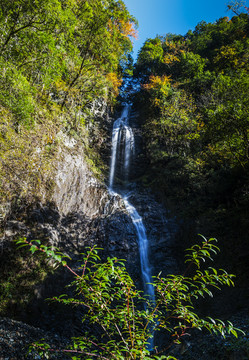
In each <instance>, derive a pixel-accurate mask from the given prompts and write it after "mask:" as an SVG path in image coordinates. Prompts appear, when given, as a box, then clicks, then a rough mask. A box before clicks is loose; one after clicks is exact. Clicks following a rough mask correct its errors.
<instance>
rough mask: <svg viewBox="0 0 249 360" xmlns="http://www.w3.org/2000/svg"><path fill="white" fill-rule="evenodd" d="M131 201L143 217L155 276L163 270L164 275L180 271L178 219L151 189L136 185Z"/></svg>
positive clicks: (150, 260)
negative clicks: (177, 253) (177, 255)
mask: <svg viewBox="0 0 249 360" xmlns="http://www.w3.org/2000/svg"><path fill="white" fill-rule="evenodd" d="M129 201H130V202H131V203H132V204H133V205H134V206H135V207H136V209H137V211H138V213H139V214H140V216H141V217H142V218H143V223H144V226H145V228H146V234H147V238H148V242H149V262H150V264H151V267H152V274H153V275H154V276H156V275H158V274H159V272H162V276H165V275H167V274H175V273H176V272H178V263H177V260H176V256H175V253H176V252H177V246H178V245H177V243H176V241H175V238H176V234H177V232H178V225H177V221H176V219H175V218H174V217H173V216H171V215H170V213H169V212H167V211H166V209H165V208H164V207H163V205H161V204H160V203H158V201H156V199H155V197H154V195H153V194H152V192H151V191H150V190H149V189H146V190H144V189H142V188H140V187H135V189H134V190H133V191H132V192H131V196H130V198H129Z"/></svg>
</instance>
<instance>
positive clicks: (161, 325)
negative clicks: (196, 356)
mask: <svg viewBox="0 0 249 360" xmlns="http://www.w3.org/2000/svg"><path fill="white" fill-rule="evenodd" d="M17 243H18V244H20V245H21V246H30V251H31V253H32V254H33V253H35V252H36V251H41V252H43V253H44V254H45V255H46V257H48V258H50V259H53V261H54V263H55V265H58V266H59V265H61V266H64V267H65V268H67V269H68V271H70V272H71V273H72V274H73V275H74V281H73V282H72V284H71V286H73V289H74V290H75V296H74V297H73V298H70V297H68V296H67V295H61V296H59V297H55V298H53V299H51V300H52V301H57V302H59V303H63V304H66V305H72V306H79V307H83V308H84V309H85V311H84V315H83V319H82V321H83V323H86V324H87V325H88V326H87V328H88V329H91V330H93V331H89V332H86V333H85V335H84V336H79V337H74V338H73V339H72V345H71V346H69V347H68V348H67V349H53V348H51V347H50V346H49V345H48V344H44V343H43V342H39V343H34V344H32V345H31V347H30V350H29V351H30V352H31V351H36V352H37V353H39V354H40V355H41V354H42V355H43V356H45V357H46V358H48V359H49V358H50V357H51V356H53V354H55V353H57V354H59V353H64V354H67V355H68V356H69V357H70V358H71V359H73V360H76V359H86V360H90V359H95V358H96V359H105V360H114V359H115V360H116V359H117V360H125V359H127V360H132V359H143V360H147V359H160V360H161V359H175V358H174V357H172V356H171V355H170V349H171V347H172V346H173V345H174V344H176V343H180V342H181V339H182V338H183V337H184V336H186V335H189V331H191V329H199V330H202V329H207V330H208V331H209V332H211V333H214V334H221V335H222V336H223V337H225V336H226V334H232V335H234V336H236V337H237V332H238V329H236V328H234V326H233V325H232V323H231V322H228V323H227V324H225V323H224V322H223V321H221V320H214V319H212V318H210V317H209V318H207V319H202V318H200V317H199V316H198V315H197V314H196V311H195V308H194V306H193V301H195V300H196V299H198V298H200V297H204V296H205V295H208V296H212V291H211V290H212V289H217V288H218V289H220V286H221V285H228V286H231V285H233V280H232V279H233V277H234V275H231V274H228V273H227V272H226V271H225V270H219V271H217V270H216V269H214V268H212V267H209V268H205V269H202V265H203V262H205V260H208V259H211V258H212V254H216V252H217V251H218V250H219V249H218V247H217V246H216V245H215V243H216V239H214V238H210V239H209V240H207V239H206V238H205V237H202V242H201V244H200V245H194V246H193V247H191V248H189V249H187V255H186V263H187V264H188V267H187V269H186V271H185V273H184V274H182V275H168V276H166V277H162V276H161V275H160V274H159V275H158V276H156V277H154V282H153V286H154V289H155V294H156V299H155V302H150V300H149V299H147V298H146V296H144V294H143V292H141V291H140V290H138V289H137V288H136V287H135V285H134V282H133V281H132V279H131V277H130V276H129V274H128V273H127V271H126V269H125V265H124V263H123V262H122V261H121V260H118V259H117V258H108V259H107V260H106V261H105V262H101V261H100V258H99V256H98V249H97V248H96V247H95V246H94V247H93V248H91V249H88V251H87V252H86V254H82V260H83V261H82V265H81V266H80V267H79V268H78V269H77V271H75V270H74V269H73V268H72V267H70V266H69V265H68V259H67V256H66V255H64V254H62V253H60V252H58V251H57V250H52V249H51V248H49V247H46V246H44V245H42V244H41V243H40V241H38V240H35V241H33V242H28V241H27V240H26V239H20V240H18V241H17ZM144 304H145V306H144ZM89 325H90V326H89ZM161 331H163V332H164V333H165V332H166V333H168V334H169V335H170V336H169V337H168V338H169V339H171V340H169V342H168V344H167V345H166V346H164V347H162V348H156V347H154V345H153V337H154V335H155V333H157V332H161Z"/></svg>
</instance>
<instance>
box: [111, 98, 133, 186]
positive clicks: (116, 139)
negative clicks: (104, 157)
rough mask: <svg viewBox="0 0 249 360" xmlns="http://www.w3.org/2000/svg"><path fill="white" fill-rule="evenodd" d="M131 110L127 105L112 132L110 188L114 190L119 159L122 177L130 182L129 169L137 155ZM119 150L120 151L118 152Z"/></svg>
mask: <svg viewBox="0 0 249 360" xmlns="http://www.w3.org/2000/svg"><path fill="white" fill-rule="evenodd" d="M129 110H130V106H129V105H128V104H127V105H126V106H125V107H124V109H123V111H122V114H121V117H120V118H119V119H117V120H116V121H115V122H114V124H113V130H112V155H111V166H110V178H109V187H110V189H112V188H113V183H114V177H115V173H116V170H117V162H118V159H119V160H120V161H121V164H120V166H121V168H122V169H121V170H122V171H121V175H122V176H123V179H122V180H125V181H128V178H129V168H130V162H131V155H132V154H134V153H135V143H134V135H133V131H132V129H131V127H130V126H129V125H128V122H129V117H128V115H129ZM122 143H124V158H123V159H122V151H121V145H122ZM118 149H119V150H120V151H118Z"/></svg>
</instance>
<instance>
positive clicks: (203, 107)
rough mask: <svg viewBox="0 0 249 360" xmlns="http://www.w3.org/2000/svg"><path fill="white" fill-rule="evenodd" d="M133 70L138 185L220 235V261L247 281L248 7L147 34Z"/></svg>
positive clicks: (248, 223) (202, 228) (206, 228)
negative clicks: (144, 163)
mask: <svg viewBox="0 0 249 360" xmlns="http://www.w3.org/2000/svg"><path fill="white" fill-rule="evenodd" d="M235 10H236V9H235ZM236 12H237V11H236ZM134 74H135V79H136V81H139V83H140V84H141V86H140V90H139V92H137V93H136V94H135V101H134V102H135V104H136V106H137V107H138V109H139V110H140V114H141V117H140V118H141V124H142V126H143V135H144V139H145V150H146V155H147V158H148V161H149V166H148V167H147V171H146V174H145V176H144V177H143V179H142V180H143V182H144V184H145V185H147V186H148V185H149V186H152V187H154V189H155V190H156V191H157V192H159V193H160V196H162V194H163V197H164V200H165V201H166V203H167V204H171V205H172V206H173V208H175V209H176V213H177V214H178V215H179V214H182V215H183V216H184V217H185V218H188V219H190V220H191V222H192V223H193V222H194V221H196V224H197V227H198V231H200V232H204V233H209V234H210V235H212V234H213V235H215V236H217V237H218V238H219V239H222V238H223V245H222V247H223V248H225V252H223V253H224V254H225V255H224V256H225V257H227V259H226V261H228V262H230V260H232V261H231V263H233V266H234V268H233V269H232V271H236V274H239V275H240V276H242V277H245V281H246V277H247V276H246V275H245V274H246V273H248V271H249V269H248V265H247V261H246V256H248V254H249V250H248V239H247V233H248V226H249V222H248V215H249V214H248V208H249V115H248V114H249V16H248V9H244V12H242V13H240V14H239V13H237V14H236V15H235V16H233V17H232V19H229V18H228V17H225V18H221V19H219V20H217V21H216V22H215V23H206V22H204V21H202V22H201V23H199V24H198V25H197V26H196V28H195V30H194V31H189V32H188V33H187V34H186V35H185V36H182V35H173V34H167V35H166V36H157V37H156V38H154V39H148V40H147V41H146V42H145V43H144V45H143V47H142V48H141V50H140V52H139V56H138V60H137V63H136V66H135V70H134ZM231 254H233V255H232V257H233V259H231ZM229 259H230V260H229ZM235 262H236V265H234V263H235ZM245 271H246V272H245ZM240 278H241V277H240ZM238 281H239V280H238Z"/></svg>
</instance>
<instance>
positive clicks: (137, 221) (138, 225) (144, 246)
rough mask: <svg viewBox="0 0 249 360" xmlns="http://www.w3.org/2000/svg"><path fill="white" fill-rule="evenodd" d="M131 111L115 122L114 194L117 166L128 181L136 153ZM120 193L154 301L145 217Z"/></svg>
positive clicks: (146, 288)
mask: <svg viewBox="0 0 249 360" xmlns="http://www.w3.org/2000/svg"><path fill="white" fill-rule="evenodd" d="M129 111H130V106H129V105H126V106H125V107H124V109H123V112H122V115H121V117H120V118H119V119H117V120H116V121H115V122H114V124H113V131H112V155H111V167H110V178H109V190H110V192H111V193H113V194H115V193H116V194H117V192H115V190H113V187H114V185H115V174H116V172H117V168H118V167H119V168H120V176H121V177H122V179H121V180H124V181H128V179H129V170H130V164H131V160H132V156H134V153H135V143H134V134H133V131H132V128H131V127H130V126H129ZM119 195H120V196H122V198H123V200H124V204H125V207H126V210H127V211H128V213H129V215H130V217H131V220H132V222H133V224H134V226H135V229H136V232H137V238H138V247H139V254H140V264H141V275H142V281H143V287H144V294H145V296H147V298H148V300H149V301H150V302H151V303H154V301H155V292H154V287H153V285H151V283H152V277H151V269H150V263H149V257H148V253H149V246H148V239H147V235H146V229H145V227H144V224H143V219H142V217H141V216H140V215H139V214H138V212H137V210H136V208H135V207H134V206H133V205H132V204H131V203H130V202H129V201H128V198H129V193H128V192H125V191H123V190H122V194H120V193H119ZM149 345H150V348H153V339H152V340H151V341H150V344H149Z"/></svg>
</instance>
